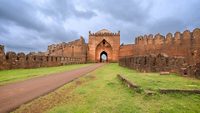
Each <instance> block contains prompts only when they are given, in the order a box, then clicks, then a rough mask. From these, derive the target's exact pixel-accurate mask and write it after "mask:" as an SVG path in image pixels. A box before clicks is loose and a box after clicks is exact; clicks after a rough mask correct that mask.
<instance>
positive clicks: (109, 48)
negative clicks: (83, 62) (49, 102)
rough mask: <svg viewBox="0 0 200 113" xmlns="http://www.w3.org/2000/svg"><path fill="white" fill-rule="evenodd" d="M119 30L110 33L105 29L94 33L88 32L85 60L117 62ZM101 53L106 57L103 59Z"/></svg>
mask: <svg viewBox="0 0 200 113" xmlns="http://www.w3.org/2000/svg"><path fill="white" fill-rule="evenodd" d="M119 47H120V32H118V33H112V32H110V31H108V30H106V29H103V30H100V31H98V32H96V33H91V32H89V43H88V52H87V53H88V54H87V58H88V59H87V60H88V61H91V62H118V54H119ZM102 55H104V57H105V58H106V60H104V59H103V57H102Z"/></svg>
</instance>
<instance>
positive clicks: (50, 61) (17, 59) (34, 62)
mask: <svg viewBox="0 0 200 113" xmlns="http://www.w3.org/2000/svg"><path fill="white" fill-rule="evenodd" d="M85 62H86V61H85V59H84V58H75V57H61V56H45V55H32V54H27V55H25V54H24V53H18V54H16V53H15V52H7V53H6V54H2V55H1V56H0V70H7V69H19V68H39V67H51V66H61V65H66V64H80V63H85Z"/></svg>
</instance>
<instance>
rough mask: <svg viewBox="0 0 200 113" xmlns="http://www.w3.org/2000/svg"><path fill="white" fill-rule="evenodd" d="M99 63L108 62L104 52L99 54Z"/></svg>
mask: <svg viewBox="0 0 200 113" xmlns="http://www.w3.org/2000/svg"><path fill="white" fill-rule="evenodd" d="M100 62H108V54H107V53H106V52H105V51H102V52H101V54H100Z"/></svg>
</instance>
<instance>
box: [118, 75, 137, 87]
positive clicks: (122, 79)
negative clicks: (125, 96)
mask: <svg viewBox="0 0 200 113" xmlns="http://www.w3.org/2000/svg"><path fill="white" fill-rule="evenodd" d="M117 77H118V78H119V79H120V80H121V81H122V82H123V83H125V84H126V85H127V86H128V87H129V88H132V89H136V88H139V87H140V86H138V85H137V84H135V83H133V82H131V81H129V80H128V79H126V78H125V77H123V76H121V75H120V74H117Z"/></svg>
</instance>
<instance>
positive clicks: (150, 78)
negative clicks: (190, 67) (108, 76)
mask: <svg viewBox="0 0 200 113" xmlns="http://www.w3.org/2000/svg"><path fill="white" fill-rule="evenodd" d="M123 76H124V77H126V78H127V79H128V80H130V81H131V82H133V83H136V84H137V85H139V86H141V87H142V88H143V89H148V90H157V89H159V88H162V89H200V80H197V79H194V78H189V77H188V78H186V77H180V76H177V75H175V74H170V75H160V74H159V73H138V72H136V71H133V72H132V73H127V74H125V75H123Z"/></svg>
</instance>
